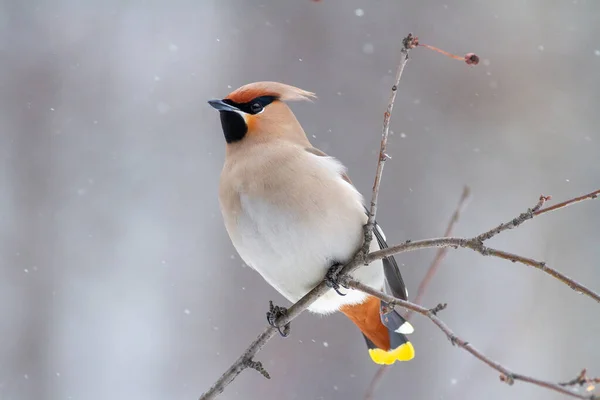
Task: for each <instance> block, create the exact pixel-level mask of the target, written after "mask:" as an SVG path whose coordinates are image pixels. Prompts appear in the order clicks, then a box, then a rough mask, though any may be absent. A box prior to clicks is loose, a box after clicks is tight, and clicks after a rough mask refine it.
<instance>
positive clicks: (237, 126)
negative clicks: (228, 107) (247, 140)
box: [219, 111, 248, 143]
mask: <svg viewBox="0 0 600 400" xmlns="http://www.w3.org/2000/svg"><path fill="white" fill-rule="evenodd" d="M219 114H221V126H222V127H223V134H224V135H225V141H226V142H227V143H233V142H238V141H240V140H242V139H243V138H244V136H246V133H247V132H248V127H247V126H246V121H244V118H243V117H242V116H241V115H240V114H238V113H236V112H234V111H219Z"/></svg>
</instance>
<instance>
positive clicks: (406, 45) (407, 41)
mask: <svg viewBox="0 0 600 400" xmlns="http://www.w3.org/2000/svg"><path fill="white" fill-rule="evenodd" d="M412 43H413V35H412V34H411V33H409V34H408V36H406V37H405V38H404V40H403V41H402V50H400V52H401V53H402V59H401V60H400V64H399V65H398V69H397V70H396V79H395V80H394V85H393V86H392V92H391V94H390V98H389V100H388V104H387V108H386V110H385V113H384V114H383V131H382V134H381V144H380V146H379V159H378V160H377V169H376V172H375V181H374V182H373V191H372V194H371V204H370V208H369V217H368V219H367V224H366V225H365V229H364V233H365V241H364V243H363V246H362V254H363V255H364V256H366V255H367V254H368V253H369V249H370V248H371V247H370V246H371V241H372V240H373V227H374V226H375V216H376V215H377V200H378V198H379V188H380V187H381V176H382V174H383V166H384V165H385V161H386V160H387V159H388V158H389V156H388V155H387V154H386V150H387V141H388V137H389V133H390V120H391V119H392V111H393V110H394V102H395V101H396V94H397V93H398V85H400V79H401V78H402V73H403V72H404V67H405V66H406V63H408V52H409V51H410V49H411V48H412ZM365 259H366V257H365Z"/></svg>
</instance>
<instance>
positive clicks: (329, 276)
mask: <svg viewBox="0 0 600 400" xmlns="http://www.w3.org/2000/svg"><path fill="white" fill-rule="evenodd" d="M343 267H344V265H343V264H340V263H338V262H336V263H334V264H333V265H332V266H331V268H329V270H328V271H327V273H326V274H325V284H326V285H327V286H329V287H330V288H332V289H333V290H335V292H336V293H337V294H339V295H340V296H345V295H346V294H345V293H342V292H340V287H343V288H345V289H348V287H347V286H344V285H340V283H339V281H338V278H339V276H338V275H339V273H340V271H341V270H342V268H343Z"/></svg>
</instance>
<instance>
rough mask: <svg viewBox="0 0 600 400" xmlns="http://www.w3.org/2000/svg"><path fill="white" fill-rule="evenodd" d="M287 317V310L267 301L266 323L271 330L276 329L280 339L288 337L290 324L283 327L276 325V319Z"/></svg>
mask: <svg viewBox="0 0 600 400" xmlns="http://www.w3.org/2000/svg"><path fill="white" fill-rule="evenodd" d="M286 315H287V308H285V307H281V306H276V305H274V304H273V302H272V301H270V300H269V311H267V322H268V323H269V325H271V326H272V327H273V328H277V331H279V334H280V335H281V337H288V336H289V335H290V323H289V322H288V323H287V324H285V325H284V326H283V327H281V326H279V325H277V319H279V317H284V316H286Z"/></svg>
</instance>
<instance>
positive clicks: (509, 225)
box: [477, 195, 550, 243]
mask: <svg viewBox="0 0 600 400" xmlns="http://www.w3.org/2000/svg"><path fill="white" fill-rule="evenodd" d="M548 200H550V196H544V195H541V196H540V199H539V201H538V202H537V204H536V205H535V206H534V207H533V208H530V209H528V210H527V211H525V212H524V213H522V214H521V215H519V216H518V217H516V218H513V219H512V220H510V221H508V222H504V223H502V224H500V225H498V226H497V227H495V228H493V229H490V230H489V231H487V232H485V233H482V234H481V235H479V236H477V240H479V241H480V242H482V243H483V242H485V241H486V240H488V239H491V238H493V237H494V236H496V235H497V234H499V233H501V232H504V231H505V230H508V229H514V228H516V227H518V226H519V225H521V224H522V223H523V222H525V221H528V220H530V219H532V218H533V217H534V216H535V215H536V214H535V213H536V212H538V211H539V210H540V208H542V206H543V205H544V203H545V202H546V201H548Z"/></svg>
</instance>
